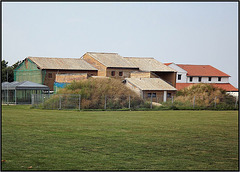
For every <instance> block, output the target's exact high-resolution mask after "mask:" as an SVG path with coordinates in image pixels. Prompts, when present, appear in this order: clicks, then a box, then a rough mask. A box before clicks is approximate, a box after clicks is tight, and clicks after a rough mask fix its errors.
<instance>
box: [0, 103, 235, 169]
mask: <svg viewBox="0 0 240 172" xmlns="http://www.w3.org/2000/svg"><path fill="white" fill-rule="evenodd" d="M3 160H6V161H4V162H2V170H24V171H25V170H238V168H239V167H238V112H237V111H124V112H121V111H112V112H111V111H98V112H96V111H95V112H94V111H86V112H85V111H83V112H78V111H61V110H60V111H58V110H40V109H30V107H29V106H3V107H2V161H3ZM28 167H30V168H29V169H28ZM31 167H32V168H31Z"/></svg>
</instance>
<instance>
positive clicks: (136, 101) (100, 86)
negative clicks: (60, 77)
mask: <svg viewBox="0 0 240 172" xmlns="http://www.w3.org/2000/svg"><path fill="white" fill-rule="evenodd" d="M70 94H73V95H81V107H82V108H83V109H104V106H105V103H106V106H107V107H108V108H110V109H122V108H127V107H128V103H129V97H130V98H131V107H132V108H137V107H138V106H140V105H141V104H143V100H142V99H141V98H140V97H139V96H138V95H137V94H136V93H135V92H133V91H132V90H130V89H129V88H127V87H126V86H125V85H124V84H123V83H122V82H121V80H117V79H113V78H107V79H105V78H101V79H95V78H90V79H85V80H81V81H77V82H76V81H73V82H72V83H71V84H70V85H67V86H66V87H65V88H63V89H61V90H59V91H58V92H57V94H56V95H55V96H53V97H52V98H50V99H49V100H48V101H46V102H45V103H44V107H47V106H49V105H52V106H58V104H57V103H55V102H57V101H58V100H59V96H62V99H65V100H68V99H67V96H69V95H70ZM106 99H107V101H106ZM65 103H67V101H66V102H65ZM76 106H78V104H76ZM53 109H56V107H53Z"/></svg>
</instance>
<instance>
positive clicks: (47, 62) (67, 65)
mask: <svg viewBox="0 0 240 172" xmlns="http://www.w3.org/2000/svg"><path fill="white" fill-rule="evenodd" d="M28 59H30V60H31V61H33V62H34V63H35V64H36V65H37V66H38V67H39V68H41V69H62V70H97V69H96V68H95V67H93V66H92V65H90V64H89V63H87V62H86V61H85V60H83V59H80V58H49V57H28Z"/></svg>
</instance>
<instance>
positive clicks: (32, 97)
mask: <svg viewBox="0 0 240 172" xmlns="http://www.w3.org/2000/svg"><path fill="white" fill-rule="evenodd" d="M33 105H34V94H32V106H33Z"/></svg>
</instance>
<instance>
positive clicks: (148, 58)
mask: <svg viewBox="0 0 240 172" xmlns="http://www.w3.org/2000/svg"><path fill="white" fill-rule="evenodd" d="M123 58H135V59H154V58H153V57H123Z"/></svg>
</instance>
